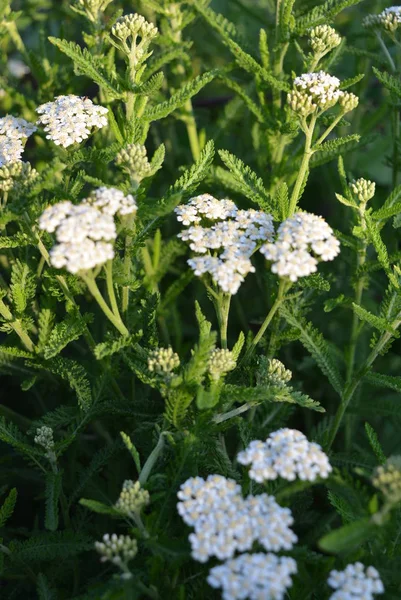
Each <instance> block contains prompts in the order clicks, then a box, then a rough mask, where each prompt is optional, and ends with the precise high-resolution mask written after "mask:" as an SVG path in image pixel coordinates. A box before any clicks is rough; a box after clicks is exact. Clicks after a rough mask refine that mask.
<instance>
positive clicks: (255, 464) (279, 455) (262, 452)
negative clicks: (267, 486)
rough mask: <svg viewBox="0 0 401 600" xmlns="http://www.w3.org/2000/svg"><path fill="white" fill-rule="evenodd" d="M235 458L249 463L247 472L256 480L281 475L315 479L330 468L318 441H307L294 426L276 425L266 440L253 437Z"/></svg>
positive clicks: (330, 469) (265, 479)
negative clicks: (278, 427) (275, 428)
mask: <svg viewBox="0 0 401 600" xmlns="http://www.w3.org/2000/svg"><path fill="white" fill-rule="evenodd" d="M237 458H238V462H239V463H240V464H242V465H250V470H249V476H250V478H251V479H253V480H254V481H257V482H258V483H263V482H264V481H268V480H271V479H277V477H282V478H283V479H287V480H288V481H294V480H295V479H297V478H299V479H301V480H303V481H315V480H316V478H317V477H322V478H327V477H328V476H329V474H330V473H331V471H332V467H331V465H330V463H329V460H328V458H327V455H326V454H325V453H324V452H323V450H322V449H321V447H320V446H319V444H316V443H314V442H309V441H308V439H307V438H306V436H305V435H304V434H303V433H301V432H300V431H297V430H296V429H288V428H283V429H278V430H277V431H274V432H273V433H271V434H270V435H269V437H268V438H267V440H266V441H265V442H262V441H259V440H253V441H252V442H251V443H250V444H249V446H248V447H247V448H246V449H245V450H243V451H242V452H240V453H239V454H238V457H237Z"/></svg>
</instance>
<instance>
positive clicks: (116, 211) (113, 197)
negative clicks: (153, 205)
mask: <svg viewBox="0 0 401 600" xmlns="http://www.w3.org/2000/svg"><path fill="white" fill-rule="evenodd" d="M84 203H87V204H90V205H91V206H94V207H95V208H97V209H99V210H100V211H102V212H103V213H105V214H107V215H112V216H114V215H119V216H121V217H122V216H125V215H132V214H135V213H136V211H137V210H138V206H137V204H136V202H135V198H134V197H133V196H132V195H131V194H128V195H127V196H125V195H124V193H123V192H122V191H121V190H117V189H116V188H108V187H105V186H103V187H100V188H98V189H96V190H94V191H93V192H92V193H91V194H90V195H89V197H88V198H86V199H85V200H84Z"/></svg>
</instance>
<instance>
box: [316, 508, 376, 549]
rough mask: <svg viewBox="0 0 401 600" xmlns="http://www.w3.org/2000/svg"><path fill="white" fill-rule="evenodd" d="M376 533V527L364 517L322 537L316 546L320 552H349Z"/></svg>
mask: <svg viewBox="0 0 401 600" xmlns="http://www.w3.org/2000/svg"><path fill="white" fill-rule="evenodd" d="M376 531H377V525H375V524H374V523H372V521H371V520H370V518H369V517H366V518H363V519H359V520H358V521H354V522H353V523H350V524H348V525H344V527H340V528H339V529H336V530H335V531H331V532H330V533H328V534H326V535H324V536H323V537H322V538H320V540H319V542H318V545H319V548H320V549H321V550H323V551H324V552H330V553H331V554H339V553H341V552H350V551H352V550H353V549H355V548H359V547H360V546H361V545H362V544H364V543H365V542H367V541H368V540H369V539H370V538H371V537H372V536H373V535H374V534H375V533H376Z"/></svg>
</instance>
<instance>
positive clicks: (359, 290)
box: [346, 242, 367, 383]
mask: <svg viewBox="0 0 401 600" xmlns="http://www.w3.org/2000/svg"><path fill="white" fill-rule="evenodd" d="M366 249H367V244H366V242H362V244H361V246H360V248H359V249H358V256H357V271H358V270H359V268H360V267H361V266H362V265H363V264H364V263H365V261H366ZM364 284H365V281H364V277H363V275H362V277H361V276H359V277H358V280H357V283H356V287H355V297H354V302H355V304H358V305H360V304H361V302H362V294H363V288H364ZM358 330H359V317H358V315H357V314H356V313H355V312H354V314H353V317H352V327H351V337H350V345H349V354H348V361H347V379H346V381H347V383H349V382H350V381H351V379H352V375H353V372H354V362H355V352H356V346H357V343H358V337H359V331H358Z"/></svg>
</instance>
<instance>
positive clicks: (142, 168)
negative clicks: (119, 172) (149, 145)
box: [116, 144, 151, 183]
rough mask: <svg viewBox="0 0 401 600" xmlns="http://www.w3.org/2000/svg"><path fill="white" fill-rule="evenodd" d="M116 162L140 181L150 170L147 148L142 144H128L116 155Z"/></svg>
mask: <svg viewBox="0 0 401 600" xmlns="http://www.w3.org/2000/svg"><path fill="white" fill-rule="evenodd" d="M116 164H117V165H120V166H121V167H122V168H123V169H124V170H125V171H127V172H128V173H129V175H130V177H131V179H133V180H135V181H136V182H137V183H140V181H141V180H142V179H144V178H145V177H146V176H147V175H148V174H149V172H150V170H151V167H150V163H149V161H148V157H147V153H146V148H145V146H142V145H141V144H128V146H126V147H125V148H123V149H122V150H120V152H119V153H118V154H117V156H116Z"/></svg>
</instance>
